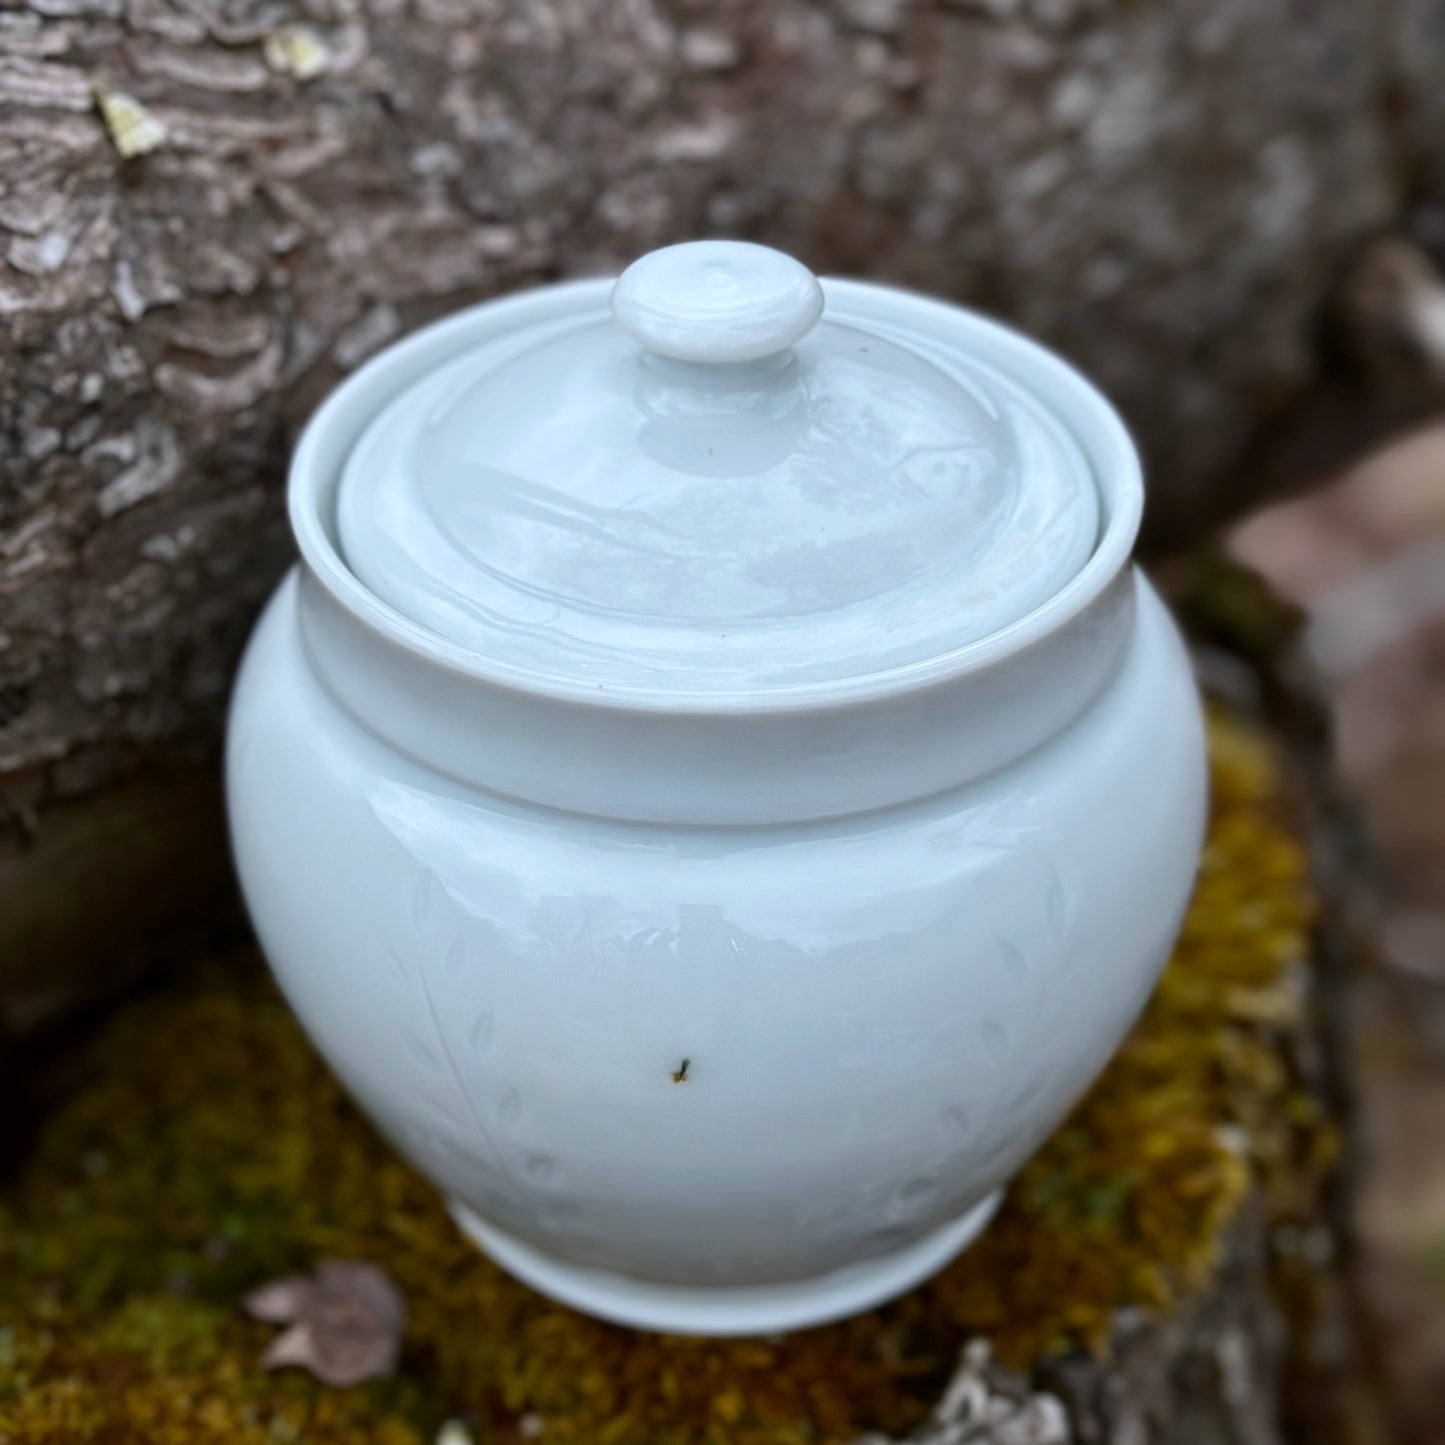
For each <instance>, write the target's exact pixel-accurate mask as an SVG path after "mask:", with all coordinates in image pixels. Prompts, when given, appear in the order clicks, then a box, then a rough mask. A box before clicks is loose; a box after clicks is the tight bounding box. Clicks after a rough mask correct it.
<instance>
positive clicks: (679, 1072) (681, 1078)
mask: <svg viewBox="0 0 1445 1445" xmlns="http://www.w3.org/2000/svg"><path fill="white" fill-rule="evenodd" d="M691 1063H692V1060H691V1059H684V1060H683V1061H682V1063H681V1064H680V1065H679V1066H678V1067H677V1068H675V1069H674V1070H673V1071H672V1082H673V1083H674V1084H685V1083H687V1070H688V1066H689V1065H690V1064H691Z"/></svg>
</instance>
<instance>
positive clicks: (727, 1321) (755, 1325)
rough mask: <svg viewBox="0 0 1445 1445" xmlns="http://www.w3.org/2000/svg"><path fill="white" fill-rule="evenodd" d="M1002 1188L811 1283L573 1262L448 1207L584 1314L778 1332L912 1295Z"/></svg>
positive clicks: (686, 1327)
mask: <svg viewBox="0 0 1445 1445" xmlns="http://www.w3.org/2000/svg"><path fill="white" fill-rule="evenodd" d="M1002 1199H1003V1190H1002V1189H997V1190H995V1191H994V1192H993V1193H992V1194H990V1195H988V1196H987V1197H986V1198H984V1199H982V1200H980V1202H979V1203H978V1204H976V1205H974V1207H973V1208H972V1209H970V1210H969V1211H968V1213H967V1214H965V1215H963V1216H961V1217H960V1218H958V1219H955V1220H951V1221H950V1222H949V1223H947V1224H945V1225H943V1226H942V1227H941V1228H939V1229H936V1230H934V1231H933V1233H931V1234H928V1235H925V1236H924V1237H923V1238H922V1239H919V1240H915V1241H914V1242H913V1243H911V1244H908V1245H906V1246H904V1248H902V1249H898V1250H894V1251H892V1252H891V1253H889V1254H881V1255H877V1256H875V1257H874V1258H872V1259H866V1260H863V1261H862V1262H861V1263H859V1264H853V1265H847V1266H845V1267H844V1268H842V1269H836V1270H832V1271H831V1272H829V1273H828V1274H822V1275H817V1276H815V1277H814V1278H812V1279H800V1280H789V1281H787V1282H785V1283H781V1284H769V1285H735V1286H726V1285H725V1286H706V1285H669V1284H658V1283H656V1282H655V1281H652V1280H642V1279H634V1278H632V1277H631V1276H629V1275H624V1274H616V1273H614V1272H612V1271H610V1270H604V1269H593V1268H590V1267H589V1266H586V1265H580V1264H573V1263H571V1262H569V1261H567V1260H564V1259H559V1258H557V1257H556V1256H555V1255H551V1254H547V1253H546V1252H545V1251H543V1250H540V1249H538V1248H537V1247H536V1246H535V1245H532V1244H528V1243H525V1242H524V1241H523V1240H520V1239H518V1238H517V1237H516V1236H515V1235H513V1234H509V1233H507V1231H505V1230H503V1229H499V1228H498V1227H497V1226H496V1225H495V1224H492V1223H490V1222H488V1221H487V1220H484V1219H482V1218H481V1217H480V1216H479V1215H477V1214H475V1213H474V1212H473V1211H472V1210H470V1209H469V1208H467V1206H466V1205H465V1204H461V1203H459V1202H457V1201H456V1200H452V1201H450V1202H449V1204H448V1208H449V1209H450V1210H451V1215H452V1218H453V1219H455V1220H456V1222H457V1224H458V1225H459V1226H460V1227H461V1229H462V1231H463V1233H465V1234H466V1235H467V1237H468V1238H469V1239H470V1240H471V1241H472V1243H473V1244H475V1245H477V1247H478V1248H479V1249H481V1251H482V1252H483V1253H484V1254H486V1255H487V1256H488V1257H489V1258H490V1259H491V1260H493V1261H494V1262H495V1263H496V1264H499V1265H500V1266H501V1267H502V1268H503V1269H505V1270H506V1271H507V1273H508V1274H511V1275H513V1276H514V1277H515V1278H517V1279H519V1280H521V1281H522V1282H523V1283H524V1284H527V1285H530V1286H531V1287H532V1288H533V1289H535V1290H537V1291H538V1292H539V1293H541V1294H544V1295H546V1296H548V1298H550V1299H553V1300H556V1301H557V1302H558V1303H559V1304H564V1305H569V1306H570V1307H572V1308H573V1309H578V1310H581V1311H583V1313H585V1314H589V1315H595V1316H597V1317H598V1318H599V1319H605V1320H611V1321H612V1322H613V1323H614V1324H619V1325H629V1326H631V1327H632V1328H634V1329H643V1330H659V1331H661V1332H663V1333H666V1334H680V1335H770V1334H781V1333H785V1332H787V1331H789V1330H800V1329H807V1328H809V1327H811V1326H813V1325H822V1324H827V1323H829V1322H830V1321H832V1320H838V1319H845V1318H847V1317H848V1316H849V1315H855V1314H859V1313H861V1312H862V1311H863V1310H867V1309H872V1308H873V1307H874V1306H876V1305H880V1304H883V1303H885V1302H886V1301H888V1300H891V1299H894V1298H896V1297H897V1296H898V1295H901V1294H905V1293H907V1291H908V1290H910V1289H912V1288H913V1287H914V1286H915V1285H917V1284H920V1283H922V1281H924V1280H925V1279H927V1278H928V1277H929V1276H930V1275H932V1274H935V1273H937V1271H938V1270H940V1269H942V1268H943V1266H944V1265H945V1264H947V1263H948V1262H949V1261H950V1260H951V1259H952V1258H953V1257H954V1256H955V1255H956V1254H959V1253H960V1252H961V1251H962V1250H964V1249H966V1248H967V1247H968V1246H969V1245H970V1244H972V1243H973V1241H974V1240H975V1239H977V1238H978V1236H979V1235H980V1234H982V1233H983V1231H984V1230H985V1229H986V1228H987V1227H988V1223H989V1221H990V1220H991V1219H992V1218H993V1216H994V1212H995V1211H996V1210H997V1209H998V1206H999V1203H1000V1201H1001V1200H1002Z"/></svg>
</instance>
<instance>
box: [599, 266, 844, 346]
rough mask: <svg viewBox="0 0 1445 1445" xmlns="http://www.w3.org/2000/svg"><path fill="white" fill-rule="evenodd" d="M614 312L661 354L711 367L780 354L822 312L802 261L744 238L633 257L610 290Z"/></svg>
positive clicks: (817, 290) (629, 330)
mask: <svg viewBox="0 0 1445 1445" xmlns="http://www.w3.org/2000/svg"><path fill="white" fill-rule="evenodd" d="M611 305H612V314H613V316H614V317H615V318H616V319H617V324H618V325H619V326H621V327H622V329H623V330H624V331H625V332H627V334H628V335H629V336H631V337H632V339H633V340H634V341H636V342H637V343H638V344H639V345H641V346H643V347H645V348H646V349H647V350H648V351H651V352H655V353H656V354H657V355H659V356H670V357H673V358H674V359H675V360H678V361H701V362H707V363H710V364H713V365H716V364H719V363H723V364H729V363H735V362H743V361H756V360H759V359H760V358H762V357H765V356H775V355H776V354H777V353H778V352H781V351H786V350H787V349H788V348H789V347H790V346H793V345H795V344H796V343H797V342H799V341H801V340H802V339H803V337H805V336H806V335H807V334H808V332H809V331H811V330H812V329H813V326H814V324H815V323H816V322H817V320H818V318H819V316H821V315H822V314H823V291H822V288H821V287H820V286H819V285H818V282H817V280H816V279H815V277H814V276H813V273H812V272H811V271H809V270H808V268H807V267H806V266H804V265H803V264H802V263H801V262H799V261H795V260H794V259H793V258H792V257H791V256H785V255H783V253H782V252H781V251H774V250H773V249H772V248H771V247H768V246H757V245H753V244H752V243H750V242H747V241H684V242H682V243H681V244H680V245H677V246H664V247H663V248H662V249H661V250H660V251H652V252H649V253H648V254H647V255H646V256H642V257H640V258H639V259H638V260H636V261H634V262H633V263H632V265H630V266H629V267H628V268H627V270H625V271H624V272H623V273H622V275H621V276H619V277H618V279H617V284H616V285H615V286H614V287H613V288H612V296H611Z"/></svg>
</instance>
